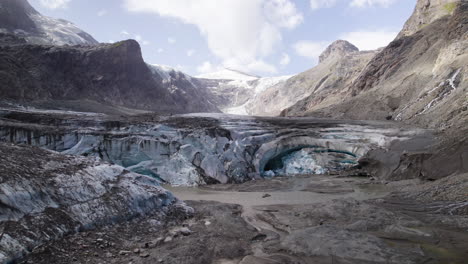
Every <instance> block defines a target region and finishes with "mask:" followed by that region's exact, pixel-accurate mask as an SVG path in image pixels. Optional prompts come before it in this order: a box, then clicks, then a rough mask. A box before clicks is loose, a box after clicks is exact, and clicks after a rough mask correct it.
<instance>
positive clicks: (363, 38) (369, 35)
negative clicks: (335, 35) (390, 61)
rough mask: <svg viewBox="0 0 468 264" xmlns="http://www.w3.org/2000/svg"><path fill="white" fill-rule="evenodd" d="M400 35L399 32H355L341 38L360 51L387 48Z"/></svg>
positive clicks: (345, 34)
mask: <svg viewBox="0 0 468 264" xmlns="http://www.w3.org/2000/svg"><path fill="white" fill-rule="evenodd" d="M397 35H398V32H397V31H391V30H376V31H365V30H361V31H354V32H348V33H344V34H342V35H341V36H340V37H339V38H340V39H344V40H347V41H349V42H351V43H352V44H354V45H355V46H356V47H358V48H359V49H360V50H374V49H377V48H381V47H385V46H387V45H388V44H389V43H390V42H391V41H392V40H394V39H395V37H396V36H397Z"/></svg>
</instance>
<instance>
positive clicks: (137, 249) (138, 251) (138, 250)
mask: <svg viewBox="0 0 468 264" xmlns="http://www.w3.org/2000/svg"><path fill="white" fill-rule="evenodd" d="M140 251H141V250H140V249H139V248H135V249H134V250H133V253H135V254H137V253H140Z"/></svg>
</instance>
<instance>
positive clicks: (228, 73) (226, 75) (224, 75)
mask: <svg viewBox="0 0 468 264" xmlns="http://www.w3.org/2000/svg"><path fill="white" fill-rule="evenodd" d="M196 77H197V78H200V79H212V80H242V81H252V80H256V79H258V78H260V77H259V76H256V75H251V74H248V73H244V72H241V71H237V70H233V69H228V68H225V69H222V70H220V71H217V72H211V73H206V74H202V75H198V76H196Z"/></svg>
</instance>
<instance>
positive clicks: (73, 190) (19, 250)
mask: <svg viewBox="0 0 468 264" xmlns="http://www.w3.org/2000/svg"><path fill="white" fill-rule="evenodd" d="M0 175H1V179H0V190H1V191H0V211H1V214H0V226H1V228H2V236H1V238H2V239H1V240H0V262H2V263H7V262H9V261H12V260H14V259H16V258H18V257H21V255H23V254H27V253H28V252H30V251H31V250H32V249H33V248H34V247H36V246H39V245H41V244H44V243H46V242H50V241H52V240H55V239H58V238H61V237H62V236H64V235H66V234H69V233H73V232H76V231H79V230H85V229H89V228H92V227H96V226H102V225H107V224H112V223H117V222H120V221H126V220H129V219H132V218H135V217H139V216H143V215H152V216H154V217H155V218H156V219H159V220H164V219H165V216H166V214H167V213H168V212H169V211H171V210H179V211H180V212H181V213H183V214H186V213H187V214H188V213H190V208H187V207H185V205H183V204H182V203H180V202H178V200H177V199H176V198H174V196H173V195H172V194H171V193H169V192H168V191H166V190H165V189H163V188H162V187H160V186H159V183H158V182H157V180H155V179H153V178H150V177H147V176H143V175H139V174H135V173H131V172H129V171H127V170H125V169H124V168H122V167H121V166H118V165H111V164H108V163H103V162H101V161H98V160H97V159H94V158H85V157H79V156H67V155H63V154H59V153H56V152H52V151H48V150H43V149H39V148H34V147H28V146H15V145H11V144H5V143H0Z"/></svg>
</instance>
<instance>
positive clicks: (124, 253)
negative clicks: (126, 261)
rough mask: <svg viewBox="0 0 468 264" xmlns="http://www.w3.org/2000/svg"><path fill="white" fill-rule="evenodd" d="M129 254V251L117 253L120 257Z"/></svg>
mask: <svg viewBox="0 0 468 264" xmlns="http://www.w3.org/2000/svg"><path fill="white" fill-rule="evenodd" d="M130 253H132V252H131V251H128V250H120V251H119V255H122V256H124V255H128V254H130Z"/></svg>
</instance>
